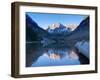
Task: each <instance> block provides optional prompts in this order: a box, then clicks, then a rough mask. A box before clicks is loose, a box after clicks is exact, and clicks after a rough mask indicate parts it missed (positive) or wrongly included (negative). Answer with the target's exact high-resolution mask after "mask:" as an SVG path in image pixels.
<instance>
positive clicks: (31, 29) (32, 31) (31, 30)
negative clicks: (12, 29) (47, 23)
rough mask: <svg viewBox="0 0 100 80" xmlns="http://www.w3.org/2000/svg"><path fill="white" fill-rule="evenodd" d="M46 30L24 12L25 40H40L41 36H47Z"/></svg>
mask: <svg viewBox="0 0 100 80" xmlns="http://www.w3.org/2000/svg"><path fill="white" fill-rule="evenodd" d="M47 34H48V32H47V31H46V30H44V29H42V28H41V27H39V26H38V24H37V23H36V22H35V21H33V20H32V19H31V17H30V16H29V15H28V14H26V40H27V41H37V40H41V39H42V37H44V36H47Z"/></svg>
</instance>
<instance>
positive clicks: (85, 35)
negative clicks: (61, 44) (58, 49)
mask: <svg viewBox="0 0 100 80" xmlns="http://www.w3.org/2000/svg"><path fill="white" fill-rule="evenodd" d="M65 40H66V41H70V43H71V44H74V43H76V42H78V41H82V40H88V41H89V17H87V18H86V19H85V20H83V21H82V22H81V23H80V25H79V26H78V27H77V28H76V29H75V30H74V31H73V32H72V33H71V34H69V35H68V36H66V39H65Z"/></svg>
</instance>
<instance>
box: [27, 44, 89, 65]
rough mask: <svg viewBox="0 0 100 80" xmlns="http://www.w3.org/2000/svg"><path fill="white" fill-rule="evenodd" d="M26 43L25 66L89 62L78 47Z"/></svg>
mask: <svg viewBox="0 0 100 80" xmlns="http://www.w3.org/2000/svg"><path fill="white" fill-rule="evenodd" d="M59 46H60V45H57V46H48V47H43V46H42V45H41V44H27V45H26V67H40V66H62V65H79V64H89V60H88V58H86V57H85V56H84V55H82V54H81V53H80V52H79V51H78V49H76V48H69V47H67V46H60V47H59Z"/></svg>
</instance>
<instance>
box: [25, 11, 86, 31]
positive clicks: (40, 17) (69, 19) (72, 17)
mask: <svg viewBox="0 0 100 80" xmlns="http://www.w3.org/2000/svg"><path fill="white" fill-rule="evenodd" d="M26 14H28V15H29V16H30V17H31V18H32V20H34V21H35V22H36V23H37V24H38V25H39V26H40V27H42V28H43V29H47V28H48V26H49V25H52V24H54V23H61V24H63V25H66V24H80V22H81V21H82V20H84V18H85V17H87V15H79V14H78V15H76V14H53V13H52V14H51V13H34V12H26Z"/></svg>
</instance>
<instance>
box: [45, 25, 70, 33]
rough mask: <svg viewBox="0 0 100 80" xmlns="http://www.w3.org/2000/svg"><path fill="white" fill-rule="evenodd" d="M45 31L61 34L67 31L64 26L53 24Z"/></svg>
mask: <svg viewBox="0 0 100 80" xmlns="http://www.w3.org/2000/svg"><path fill="white" fill-rule="evenodd" d="M47 31H48V32H49V33H62V32H65V31H68V29H67V28H66V26H64V25H62V24H61V23H54V24H52V25H49V26H48V28H47Z"/></svg>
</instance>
